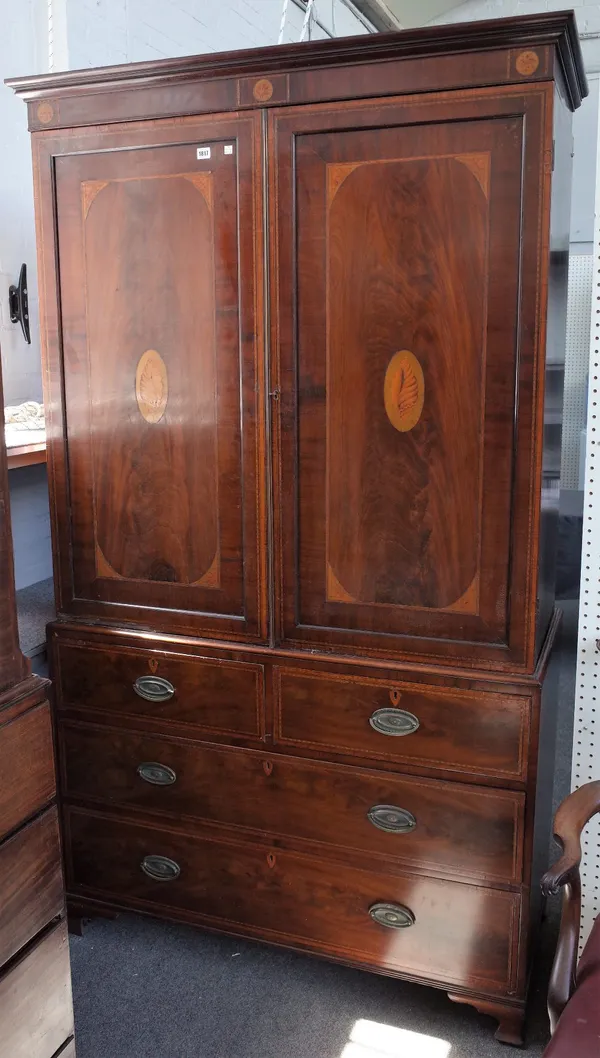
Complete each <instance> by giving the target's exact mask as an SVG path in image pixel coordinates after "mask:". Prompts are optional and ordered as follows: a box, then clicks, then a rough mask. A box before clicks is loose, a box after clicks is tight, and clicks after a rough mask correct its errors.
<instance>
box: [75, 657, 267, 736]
mask: <svg viewBox="0 0 600 1058" xmlns="http://www.w3.org/2000/svg"><path fill="white" fill-rule="evenodd" d="M55 650H56V680H57V684H58V690H59V702H60V705H61V706H63V707H65V706H67V707H68V706H72V707H75V708H89V709H94V710H98V711H100V712H102V713H105V714H112V715H113V717H114V716H116V715H121V716H130V717H145V718H150V719H159V720H160V722H161V724H165V723H166V724H178V725H183V726H185V727H188V728H194V729H197V730H198V731H206V732H211V733H215V734H222V735H241V736H244V737H250V738H260V737H262V735H263V732H264V706H263V683H264V681H263V670H262V666H261V665H251V664H245V663H242V662H239V663H238V662H233V661H219V660H215V659H214V658H213V659H209V658H197V657H190V656H185V655H181V654H179V655H175V654H167V653H164V652H161V653H158V652H152V653H150V652H149V651H144V650H136V649H135V648H133V649H126V648H118V647H115V648H110V649H106V650H105V649H99V648H96V647H92V646H88V645H84V646H78V645H76V644H72V643H64V642H61V641H60V640H59V641H58V643H57V644H56V646H55Z"/></svg>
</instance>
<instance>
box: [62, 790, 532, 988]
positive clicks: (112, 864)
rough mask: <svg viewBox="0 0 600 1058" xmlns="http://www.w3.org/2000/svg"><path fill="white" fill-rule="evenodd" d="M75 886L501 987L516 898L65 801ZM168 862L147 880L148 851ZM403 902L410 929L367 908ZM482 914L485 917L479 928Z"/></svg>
mask: <svg viewBox="0 0 600 1058" xmlns="http://www.w3.org/2000/svg"><path fill="white" fill-rule="evenodd" d="M68 821H69V822H68V827H69V837H70V848H71V866H70V870H71V872H72V873H71V887H72V890H73V892H74V893H77V892H80V893H82V894H84V895H85V894H86V893H87V894H90V895H93V894H96V895H99V896H102V895H104V896H105V897H108V898H110V897H113V898H114V899H116V900H117V901H122V902H124V903H125V904H127V905H129V906H133V907H136V906H137V907H139V908H140V909H145V910H148V911H150V910H153V911H158V912H159V913H160V911H161V910H162V911H164V912H166V913H167V914H168V913H169V911H174V912H177V911H178V910H181V911H182V912H184V913H185V912H187V913H189V914H191V915H193V916H194V917H195V918H196V919H197V921H205V922H207V923H208V924H211V923H212V924H214V926H216V927H217V928H218V927H221V928H223V929H225V930H228V931H229V932H232V933H247V934H249V935H260V936H262V937H263V938H264V939H269V940H273V941H279V942H282V943H288V944H290V945H292V946H309V947H314V948H315V949H317V950H319V951H321V952H324V953H329V954H332V955H334V954H339V955H340V956H342V957H344V956H345V957H346V958H350V959H354V960H357V961H361V962H363V963H364V964H366V965H368V964H369V963H372V964H375V965H377V966H379V967H381V968H385V967H387V968H389V969H390V970H392V971H396V972H402V970H403V969H405V970H409V971H410V972H411V973H412V974H416V975H422V976H423V977H429V978H434V979H436V980H438V981H439V980H447V981H449V982H452V981H455V982H457V983H460V984H461V985H465V986H471V987H475V988H476V987H479V988H484V989H489V990H491V991H492V992H498V991H500V992H502V991H503V990H505V989H507V988H510V987H511V983H512V982H511V969H510V961H511V960H510V955H511V952H512V949H513V945H514V942H515V934H514V930H515V928H516V923H517V920H518V910H519V903H520V898H519V896H518V895H517V894H515V893H509V892H502V891H500V890H495V889H486V888H477V887H474V886H471V885H461V884H460V883H453V882H449V881H440V880H437V879H434V878H426V877H418V876H416V875H409V874H407V875H406V876H402V875H391V874H378V873H377V872H376V871H361V870H357V869H355V868H351V867H341V866H340V865H339V864H328V862H327V861H326V860H320V859H317V858H315V857H313V856H301V855H300V854H298V853H291V852H288V851H280V850H278V849H276V848H275V847H273V848H271V847H270V846H268V845H265V846H261V845H259V844H257V843H255V844H254V845H241V844H237V843H235V842H231V841H227V840H226V839H224V838H220V839H217V838H215V839H212V840H209V839H206V838H205V839H202V840H201V839H197V838H194V837H193V836H192V835H191V834H189V833H186V832H185V831H176V830H174V829H173V830H168V829H166V828H165V827H164V826H163V827H162V828H160V829H159V828H155V827H149V826H142V825H140V824H134V823H132V822H125V821H119V820H117V819H115V818H114V817H112V818H111V817H103V816H101V815H99V814H92V813H89V812H88V813H83V812H80V811H77V810H75V809H69V812H68ZM153 855H158V856H162V857H166V858H168V859H169V860H171V861H173V862H174V863H175V864H177V866H178V867H179V869H180V874H179V876H178V877H177V878H175V879H174V880H173V881H154V880H152V879H151V878H148V877H147V875H146V874H145V873H144V871H143V870H142V869H141V867H140V864H141V862H142V861H143V860H144V858H145V857H147V856H153ZM378 902H387V903H394V904H400V905H402V906H405V907H407V908H408V909H409V910H410V911H411V912H412V914H413V915H414V916H415V920H416V921H415V924H414V925H413V926H411V927H409V928H406V929H389V928H386V927H385V926H381V925H379V924H378V923H377V922H374V921H373V920H372V918H371V917H370V915H369V908H370V907H372V906H373V904H376V903H378ZM484 923H485V926H484Z"/></svg>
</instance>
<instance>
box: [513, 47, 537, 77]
mask: <svg viewBox="0 0 600 1058" xmlns="http://www.w3.org/2000/svg"><path fill="white" fill-rule="evenodd" d="M539 65H540V57H539V55H538V54H537V52H535V51H522V52H521V54H520V55H517V61H516V62H515V66H516V67H517V71H518V72H519V73H521V74H523V76H524V77H527V76H529V75H530V74H532V73H535V71H536V70H537V68H538V66H539Z"/></svg>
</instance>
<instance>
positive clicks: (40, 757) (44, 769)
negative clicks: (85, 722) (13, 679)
mask: <svg viewBox="0 0 600 1058" xmlns="http://www.w3.org/2000/svg"><path fill="white" fill-rule="evenodd" d="M55 790H56V780H55V775H54V756H53V746H52V723H51V720H50V706H49V705H48V703H47V702H45V703H44V704H43V705H40V706H38V707H37V708H35V709H31V710H30V711H28V712H26V713H24V714H23V715H22V716H20V717H18V718H17V719H16V720H13V721H11V723H9V724H4V725H3V726H2V727H0V838H1V837H3V836H4V835H5V834H8V833H9V831H11V830H13V829H14V828H15V827H16V826H18V825H19V824H20V823H22V822H24V821H25V820H26V819H27V818H28V817H29V816H32V815H33V814H34V813H35V812H39V810H40V809H41V808H43V807H44V806H45V805H46V804H48V802H49V801H50V800H51V799H52V798H53V797H54V794H55Z"/></svg>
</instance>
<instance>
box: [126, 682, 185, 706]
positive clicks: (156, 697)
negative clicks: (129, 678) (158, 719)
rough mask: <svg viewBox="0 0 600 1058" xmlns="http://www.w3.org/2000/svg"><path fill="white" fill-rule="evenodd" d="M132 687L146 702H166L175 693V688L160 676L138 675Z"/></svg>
mask: <svg viewBox="0 0 600 1058" xmlns="http://www.w3.org/2000/svg"><path fill="white" fill-rule="evenodd" d="M133 689H134V691H135V693H136V694H137V695H139V697H140V698H145V699H146V701H147V702H168V700H169V698H172V697H173V695H174V694H175V688H174V686H173V684H172V683H170V682H169V680H165V679H163V677H162V676H138V678H137V680H136V681H135V683H134V685H133Z"/></svg>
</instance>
